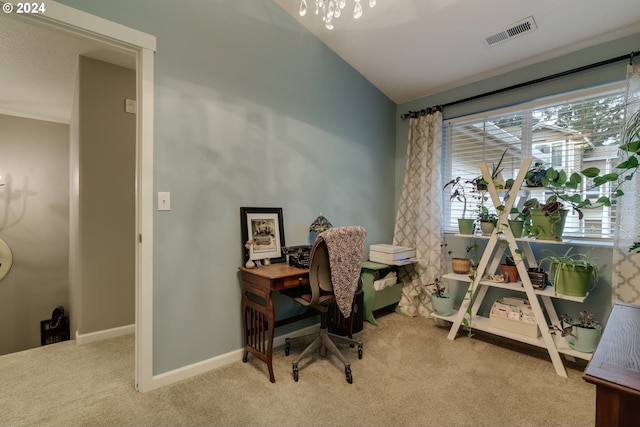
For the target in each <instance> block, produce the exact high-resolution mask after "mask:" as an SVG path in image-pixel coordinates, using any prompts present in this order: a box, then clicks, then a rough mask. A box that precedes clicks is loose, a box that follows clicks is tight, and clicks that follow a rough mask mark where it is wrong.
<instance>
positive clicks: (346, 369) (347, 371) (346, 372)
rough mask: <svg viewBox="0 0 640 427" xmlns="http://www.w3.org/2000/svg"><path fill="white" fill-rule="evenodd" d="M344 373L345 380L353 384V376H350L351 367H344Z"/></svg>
mask: <svg viewBox="0 0 640 427" xmlns="http://www.w3.org/2000/svg"><path fill="white" fill-rule="evenodd" d="M344 373H345V375H346V377H347V382H348V383H349V384H353V377H352V376H351V368H344Z"/></svg>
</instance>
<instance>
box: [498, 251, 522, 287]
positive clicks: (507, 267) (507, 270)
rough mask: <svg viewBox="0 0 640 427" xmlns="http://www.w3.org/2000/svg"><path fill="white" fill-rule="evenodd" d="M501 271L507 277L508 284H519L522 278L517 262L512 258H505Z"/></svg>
mask: <svg viewBox="0 0 640 427" xmlns="http://www.w3.org/2000/svg"><path fill="white" fill-rule="evenodd" d="M500 271H501V272H502V275H503V276H504V277H505V281H506V282H517V281H518V279H519V278H520V274H519V273H518V267H517V266H516V262H515V260H514V259H513V257H512V256H506V257H505V262H504V263H502V264H500Z"/></svg>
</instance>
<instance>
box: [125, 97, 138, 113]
mask: <svg viewBox="0 0 640 427" xmlns="http://www.w3.org/2000/svg"><path fill="white" fill-rule="evenodd" d="M137 109H138V105H137V102H136V100H135V99H125V101H124V111H125V112H126V113H131V114H135V113H136V110H137Z"/></svg>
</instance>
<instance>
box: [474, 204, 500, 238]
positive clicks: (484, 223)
mask: <svg viewBox="0 0 640 427" xmlns="http://www.w3.org/2000/svg"><path fill="white" fill-rule="evenodd" d="M478 222H480V229H481V230H482V235H483V236H489V235H491V233H493V230H494V229H495V228H496V225H497V224H498V215H496V214H495V213H493V212H489V208H487V207H486V206H484V205H481V206H480V210H479V211H478Z"/></svg>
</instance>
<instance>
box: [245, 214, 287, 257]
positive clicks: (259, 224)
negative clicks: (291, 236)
mask: <svg viewBox="0 0 640 427" xmlns="http://www.w3.org/2000/svg"><path fill="white" fill-rule="evenodd" d="M240 228H241V232H242V247H243V248H244V247H245V244H246V243H247V242H248V241H250V240H253V247H252V249H251V250H249V251H243V254H244V255H243V262H246V261H247V260H249V259H252V260H261V259H265V258H269V260H270V261H271V262H285V260H286V257H285V255H283V253H282V248H283V247H284V245H285V243H284V225H283V221H282V208H246V207H241V208H240Z"/></svg>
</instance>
